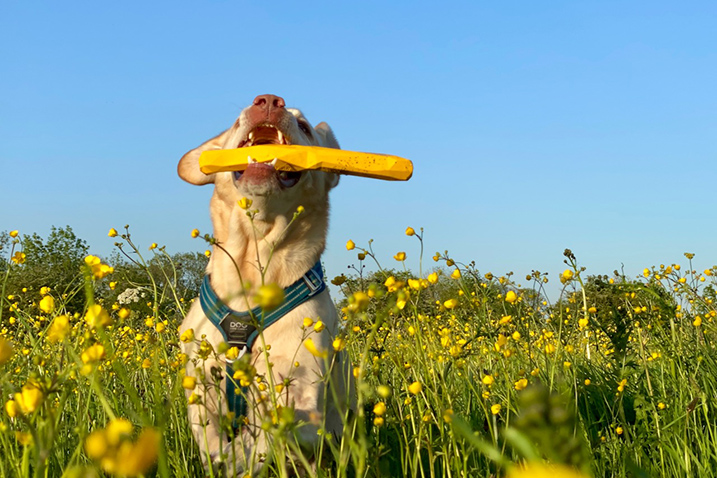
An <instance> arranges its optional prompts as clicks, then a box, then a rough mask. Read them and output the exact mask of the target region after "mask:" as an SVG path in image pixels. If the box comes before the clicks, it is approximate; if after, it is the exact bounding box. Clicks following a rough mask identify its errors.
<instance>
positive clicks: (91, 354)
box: [80, 344, 105, 363]
mask: <svg viewBox="0 0 717 478" xmlns="http://www.w3.org/2000/svg"><path fill="white" fill-rule="evenodd" d="M80 358H81V359H82V363H90V362H97V361H99V360H102V359H103V358H105V348H104V346H103V345H102V344H94V345H91V346H90V347H88V348H87V349H85V351H84V352H82V354H81V355H80Z"/></svg>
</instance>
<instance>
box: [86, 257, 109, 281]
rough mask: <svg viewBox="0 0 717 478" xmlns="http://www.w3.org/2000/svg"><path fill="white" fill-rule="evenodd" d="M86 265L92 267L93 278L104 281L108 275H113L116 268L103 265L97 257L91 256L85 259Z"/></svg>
mask: <svg viewBox="0 0 717 478" xmlns="http://www.w3.org/2000/svg"><path fill="white" fill-rule="evenodd" d="M85 264H87V265H88V266H89V267H90V270H91V271H92V277H93V278H95V279H102V278H103V277H105V276H106V275H108V274H112V273H113V272H114V271H115V269H114V267H110V266H108V265H107V264H102V261H101V260H100V258H99V257H97V256H92V255H90V256H87V257H85Z"/></svg>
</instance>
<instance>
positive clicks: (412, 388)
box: [408, 382, 423, 395]
mask: <svg viewBox="0 0 717 478" xmlns="http://www.w3.org/2000/svg"><path fill="white" fill-rule="evenodd" d="M408 391H409V392H411V393H412V394H413V395H418V394H419V393H421V391H423V385H421V382H413V383H412V384H411V385H409V386H408Z"/></svg>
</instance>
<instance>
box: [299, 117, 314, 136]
mask: <svg viewBox="0 0 717 478" xmlns="http://www.w3.org/2000/svg"><path fill="white" fill-rule="evenodd" d="M299 129H300V130H301V131H303V132H304V134H305V135H306V136H309V137H310V136H311V127H310V126H309V125H308V124H307V123H304V122H303V121H299Z"/></svg>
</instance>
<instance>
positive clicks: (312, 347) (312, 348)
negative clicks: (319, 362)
mask: <svg viewBox="0 0 717 478" xmlns="http://www.w3.org/2000/svg"><path fill="white" fill-rule="evenodd" d="M304 347H306V350H308V351H309V352H310V353H311V355H313V356H314V357H319V358H326V357H328V355H329V353H328V351H326V350H323V351H321V350H319V349H318V348H317V347H316V344H314V341H313V340H311V339H306V341H304Z"/></svg>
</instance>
